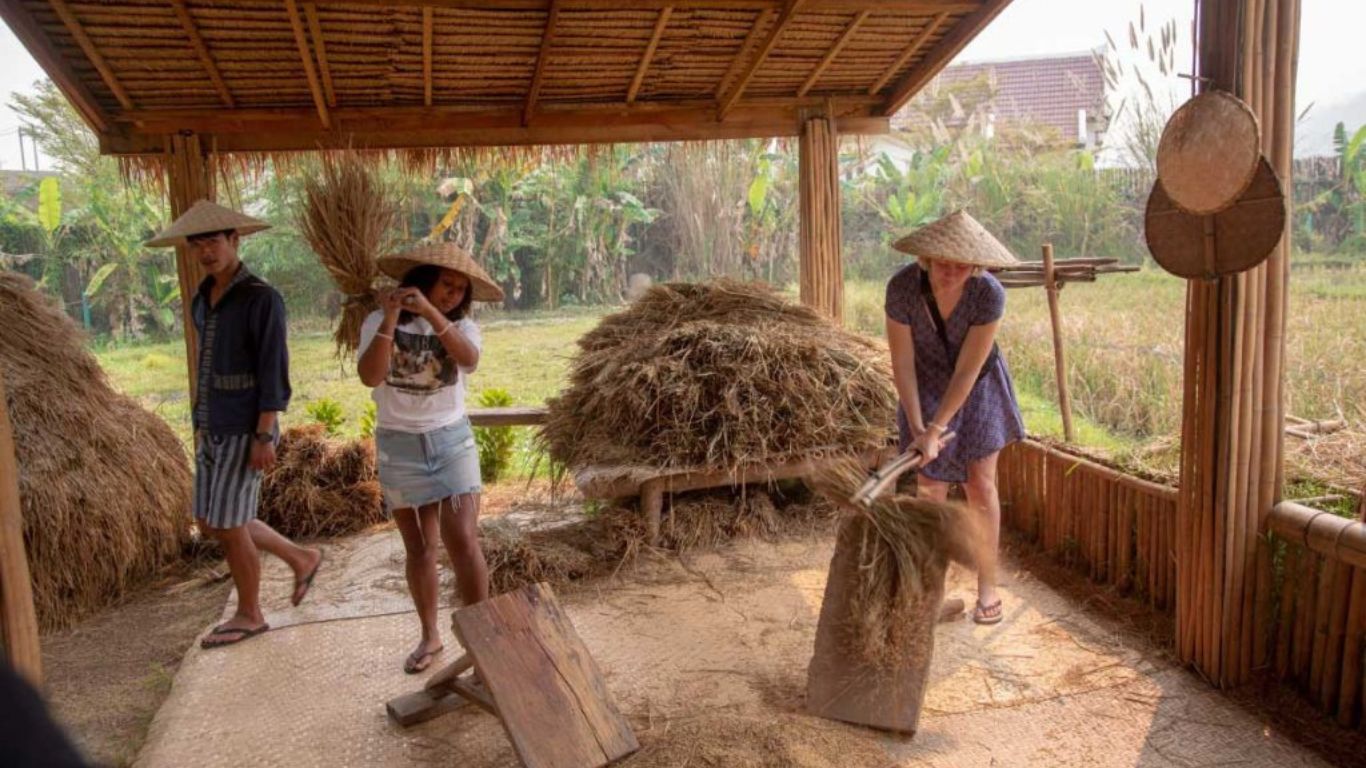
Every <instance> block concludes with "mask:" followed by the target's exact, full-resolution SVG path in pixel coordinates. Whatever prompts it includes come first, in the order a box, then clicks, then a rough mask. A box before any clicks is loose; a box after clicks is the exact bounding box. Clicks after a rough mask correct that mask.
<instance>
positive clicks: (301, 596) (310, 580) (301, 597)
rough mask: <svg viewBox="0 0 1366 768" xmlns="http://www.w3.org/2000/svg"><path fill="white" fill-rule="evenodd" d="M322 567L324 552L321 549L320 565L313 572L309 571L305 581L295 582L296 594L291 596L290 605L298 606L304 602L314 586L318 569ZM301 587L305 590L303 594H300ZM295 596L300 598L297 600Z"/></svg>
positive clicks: (319, 553)
mask: <svg viewBox="0 0 1366 768" xmlns="http://www.w3.org/2000/svg"><path fill="white" fill-rule="evenodd" d="M321 567H323V552H322V550H321V549H320V550H318V564H317V565H315V566H313V570H312V571H309V573H308V575H307V576H305V577H304V578H303V581H296V582H294V594H293V595H290V596H289V603H290V605H298V604H299V603H302V602H303V601H304V598H305V597H308V590H309V589H310V588H312V586H313V577H314V576H317V575H318V569H319V568H321ZM299 587H303V588H304V591H303V592H302V593H300V592H299ZM294 595H298V597H297V598H296V597H294Z"/></svg>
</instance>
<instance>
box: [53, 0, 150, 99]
mask: <svg viewBox="0 0 1366 768" xmlns="http://www.w3.org/2000/svg"><path fill="white" fill-rule="evenodd" d="M49 5H51V6H52V10H53V11H55V12H56V13H57V18H59V19H61V20H62V24H63V25H64V26H65V27H66V30H67V31H68V32H70V33H71V36H72V37H73V38H75V39H76V45H79V46H80V47H81V51H82V52H84V53H85V57H86V58H87V59H90V63H91V64H94V65H95V71H97V72H99V73H100V79H102V80H104V84H105V85H107V86H109V90H110V91H112V92H113V93H114V98H116V99H118V100H119V106H121V107H123V108H124V109H132V108H133V100H132V99H130V98H128V94H127V93H126V92H125V91H124V90H123V86H122V85H119V79H118V78H117V77H114V70H112V69H110V68H109V62H107V61H105V60H104V56H102V55H100V50H99V49H98V48H96V47H95V44H94V43H93V42H91V40H90V36H89V35H87V34H86V33H85V29H84V28H83V27H82V26H81V22H80V20H78V19H77V18H76V15H75V14H73V13H72V12H71V9H70V8H69V7H67V4H66V2H65V0H50V2H49Z"/></svg>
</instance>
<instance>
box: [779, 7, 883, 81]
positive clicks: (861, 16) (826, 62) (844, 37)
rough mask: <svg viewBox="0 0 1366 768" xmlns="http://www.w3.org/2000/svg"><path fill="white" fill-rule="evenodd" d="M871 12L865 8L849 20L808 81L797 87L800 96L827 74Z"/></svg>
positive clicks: (812, 71)
mask: <svg viewBox="0 0 1366 768" xmlns="http://www.w3.org/2000/svg"><path fill="white" fill-rule="evenodd" d="M870 13H872V11H868V10H863V11H859V12H858V14H857V15H855V16H854V18H853V20H852V21H850V22H849V26H847V27H845V28H844V32H843V33H841V34H840V36H839V39H838V40H836V41H835V44H834V45H833V46H831V47H830V50H828V51H826V52H825V55H824V56H822V57H821V61H820V63H819V64H817V65H816V68H815V69H813V70H811V74H810V75H808V76H807V78H806V82H804V83H802V87H801V88H798V89H797V97H798V98H801V97H802V96H805V95H806V94H807V92H809V91H810V90H811V88H812V87H813V86H815V84H816V81H818V80H820V79H821V75H823V74H825V70H826V69H829V67H830V65H831V64H832V63H834V61H835V57H836V56H838V55H840V51H842V50H844V46H846V45H848V44H849V41H850V40H851V39H853V37H854V33H856V32H858V28H859V27H860V26H862V25H863V22H864V21H866V20H867V19H868V15H869V14H870Z"/></svg>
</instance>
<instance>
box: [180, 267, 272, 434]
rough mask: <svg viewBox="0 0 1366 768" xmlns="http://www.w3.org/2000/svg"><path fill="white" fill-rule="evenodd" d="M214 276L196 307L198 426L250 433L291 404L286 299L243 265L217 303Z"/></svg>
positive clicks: (216, 431)
mask: <svg viewBox="0 0 1366 768" xmlns="http://www.w3.org/2000/svg"><path fill="white" fill-rule="evenodd" d="M212 286H213V278H212V277H209V278H206V279H205V280H204V282H202V283H200V285H199V291H198V292H197V293H196V294H195V297H194V303H193V304H192V305H191V307H190V312H191V315H192V316H193V317H194V326H195V330H196V331H198V333H199V369H198V382H197V385H196V387H195V408H194V427H195V429H196V430H204V431H207V432H209V433H210V434H215V435H237V434H250V433H253V432H255V431H256V424H257V419H258V418H259V416H260V414H261V413H263V412H265V411H283V410H285V408H287V407H288V406H289V396H290V387H289V348H288V347H287V346H286V341H285V302H284V299H282V298H281V297H280V294H279V292H278V291H276V290H275V289H274V288H272V287H271V286H270V284H268V283H267V282H266V281H264V280H262V279H261V278H259V277H257V276H255V275H253V274H252V273H251V272H250V271H249V270H248V269H247V267H246V265H245V264H243V265H242V266H241V267H240V268H239V269H238V270H237V274H236V275H234V276H233V278H232V280H231V281H230V282H229V283H228V289H227V290H226V291H224V292H223V296H222V297H221V298H220V299H219V300H218V304H217V306H210V305H209V290H210V288H211V287H212Z"/></svg>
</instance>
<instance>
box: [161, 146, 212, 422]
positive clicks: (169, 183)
mask: <svg viewBox="0 0 1366 768" xmlns="http://www.w3.org/2000/svg"><path fill="white" fill-rule="evenodd" d="M166 160H167V162H166V193H167V196H168V198H169V200H170V203H171V218H172V219H173V220H174V219H176V218H178V217H179V216H180V215H181V214H182V213H184V212H185V211H187V210H189V208H190V206H192V205H194V204H195V203H196V202H198V201H200V200H214V199H215V198H216V197H217V194H216V189H215V186H216V185H215V184H214V176H213V168H212V167H211V166H210V164H209V157H208V153H207V151H206V149H205V147H204V145H203V142H202V141H201V139H200V136H199V135H198V134H194V133H184V134H176V135H174V136H170V137H168V138H167V143H166ZM175 263H176V275H177V276H178V277H179V278H180V307H181V317H182V319H183V321H184V325H185V361H186V364H187V366H188V369H189V373H190V398H191V399H193V398H194V394H195V391H194V388H195V382H196V381H198V379H197V377H196V368H197V366H198V363H199V344H198V340H197V339H196V337H195V330H194V320H193V319H192V318H191V317H190V300H191V299H192V298H194V294H195V291H197V290H199V284H200V282H202V281H203V280H204V277H205V275H204V269H203V268H202V267H200V266H199V263H198V262H197V261H195V260H194V259H192V258H190V252H189V251H188V250H187V249H186V248H185V247H184V246H176V249H175Z"/></svg>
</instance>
